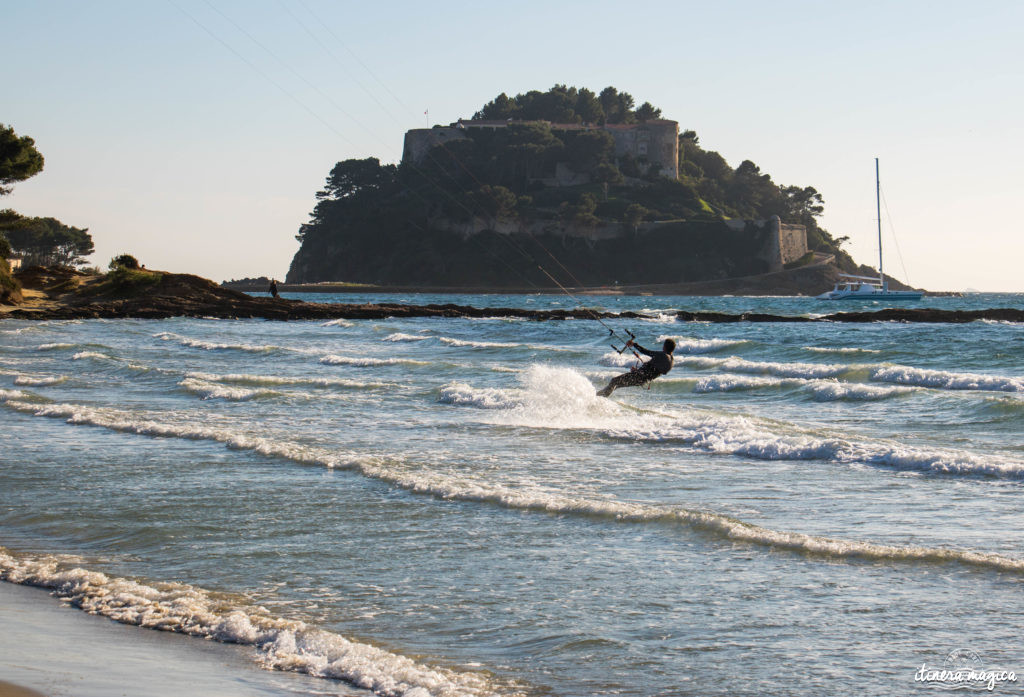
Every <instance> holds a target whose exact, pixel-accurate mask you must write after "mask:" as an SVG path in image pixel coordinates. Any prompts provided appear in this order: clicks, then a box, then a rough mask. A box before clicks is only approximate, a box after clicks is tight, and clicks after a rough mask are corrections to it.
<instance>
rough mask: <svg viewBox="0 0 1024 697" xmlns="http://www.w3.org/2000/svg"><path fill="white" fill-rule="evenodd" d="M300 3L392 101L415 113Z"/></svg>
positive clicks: (314, 14)
mask: <svg viewBox="0 0 1024 697" xmlns="http://www.w3.org/2000/svg"><path fill="white" fill-rule="evenodd" d="M298 3H299V4H300V5H302V7H303V8H304V9H305V10H306V12H308V13H309V14H310V15H312V16H313V18H314V19H316V21H318V22H320V26H322V27H323V28H324V29H325V30H326V31H327V33H328V34H330V35H331V36H333V37H334V40H335V41H337V42H338V45H340V46H341V47H342V48H343V49H345V50H346V51H347V52H348V54H349V55H350V56H352V58H354V59H355V61H356V63H358V64H359V65H361V66H362V68H363V70H365V71H366V72H367V74H368V75H369V76H370V77H372V78H373V79H374V81H375V82H376V83H377V84H378V85H380V86H381V87H382V88H383V89H384V91H385V92H387V93H388V94H390V95H391V98H392V99H394V100H395V101H396V102H397V103H398V104H399V105H400V106H401V107H402V108H403V109H405V110H406V111H408V112H409V113H410V114H412V113H413V111H412V109H410V108H409V107H408V106H406V105H405V103H404V102H402V100H401V99H399V98H398V97H397V96H396V95H395V93H394V92H392V91H391V90H390V89H388V86H387V85H385V84H384V83H383V82H382V81H381V79H380V78H378V77H377V76H376V75H375V74H374V73H373V71H372V70H370V69H369V68H368V67H367V65H366V64H365V63H363V61H361V60H360V59H359V56H357V55H356V54H355V53H354V52H353V51H352V49H350V48H349V47H348V46H347V45H346V44H345V42H344V41H342V40H341V38H340V37H339V36H338V35H337V34H335V33H334V31H333V30H332V29H331V28H330V27H329V26H327V24H326V23H325V22H324V21H323V20H322V19H320V17H319V16H318V15H317V14H316V13H315V12H313V10H311V9H310V8H309V6H308V5H307V4H306V3H305V2H303V0H298Z"/></svg>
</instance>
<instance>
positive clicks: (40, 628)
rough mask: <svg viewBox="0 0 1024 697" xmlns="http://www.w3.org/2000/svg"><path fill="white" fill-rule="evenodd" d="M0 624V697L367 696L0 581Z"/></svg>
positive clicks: (249, 654) (225, 647)
mask: <svg viewBox="0 0 1024 697" xmlns="http://www.w3.org/2000/svg"><path fill="white" fill-rule="evenodd" d="M0 618H2V622H3V627H4V631H3V632H0V678H2V680H0V697H39V696H40V695H45V696H46V697H63V696H70V695H74V697H108V696H109V695H138V696H140V697H141V696H142V695H146V697H177V695H181V694H201V695H209V696H210V697H260V696H266V697H271V696H272V695H281V694H317V695H333V696H337V697H364V696H366V695H369V694H371V693H369V692H367V691H365V690H360V689H359V688H357V687H353V686H351V685H349V684H347V683H343V682H339V681H334V680H329V679H323V678H314V677H310V676H308V675H305V674H302V673H291V672H281V671H272V670H266V669H264V668H261V667H260V666H259V664H257V663H256V662H255V660H253V654H254V651H253V650H252V649H248V648H246V647H242V646H236V645H232V644H221V643H217V642H212V641H203V640H201V639H196V638H194V637H188V636H185V635H182V634H176V633H173V632H160V631H154V630H152V629H145V628H142V627H136V626H133V625H126V624H119V623H117V622H114V621H112V620H109V619H107V618H105V617H99V616H95V615H90V614H88V613H86V612H84V611H82V610H79V609H77V608H74V607H69V606H68V605H67V604H65V603H62V602H61V601H60V600H59V599H58V598H56V597H54V596H53V595H52V594H51V593H49V592H48V591H46V590H45V589H40V588H35V587H33V586H28V585H21V584H16V583H10V582H6V581H4V582H0ZM4 681H6V683H7V684H6V685H5V683H4ZM26 690H30V691H28V692H26Z"/></svg>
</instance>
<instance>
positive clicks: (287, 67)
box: [204, 0, 394, 150]
mask: <svg viewBox="0 0 1024 697" xmlns="http://www.w3.org/2000/svg"><path fill="white" fill-rule="evenodd" d="M204 1H205V2H206V5H207V6H208V7H209V8H210V9H211V10H213V11H214V12H216V13H217V14H219V15H220V16H221V17H223V18H224V19H225V20H227V21H228V22H229V23H230V24H231V26H233V27H234V28H235V29H237V30H238V31H240V32H241V33H242V34H245V36H246V37H248V39H249V40H250V41H252V42H253V43H254V44H256V45H257V46H259V47H260V48H262V49H263V50H264V52H266V53H267V55H269V56H270V57H271V58H273V59H274V60H275V61H277V62H278V64H280V65H281V67H283V68H284V69H285V70H287V71H288V72H290V73H291V74H292V75H294V76H295V77H297V78H298V79H299V80H301V81H302V82H303V83H305V85H306V86H307V87H309V88H310V89H311V90H313V91H315V92H316V93H317V94H319V95H320V96H321V97H323V98H324V99H325V100H327V102H329V103H330V104H331V106H333V107H334V108H335V109H337V110H338V111H339V112H341V113H342V114H343V115H344V116H346V117H347V118H348V119H350V120H351V121H352V122H353V123H354V124H356V125H357V126H359V128H361V129H363V131H365V132H366V133H367V134H368V135H369V136H370V137H371V138H373V139H374V140H376V141H377V142H378V143H379V144H381V145H383V146H384V147H385V148H387V149H389V150H393V149H394V146H392V145H389V144H388V143H387V142H386V141H384V140H383V139H382V138H381V137H380V136H378V135H377V134H376V133H374V132H373V131H372V130H370V129H369V128H368V127H367V126H366V125H365V124H363V123H362V122H361V121H360V120H359V119H357V118H356V117H355V116H353V115H352V114H351V113H349V112H348V111H346V110H345V107H343V106H341V105H340V104H338V102H337V101H335V99H334V98H333V97H331V96H330V95H329V94H326V93H325V92H324V91H323V90H321V89H320V88H319V87H317V86H316V85H315V84H313V83H312V82H310V81H309V80H308V79H307V78H306V77H305V76H304V75H302V74H301V73H300V72H298V71H297V70H295V69H294V68H292V67H291V66H290V65H288V64H287V63H286V62H285V61H284V60H282V59H281V58H280V57H279V56H278V55H277V54H276V53H274V52H273V51H272V50H270V49H269V48H268V47H267V46H266V45H265V44H264V43H263V42H261V41H260V40H259V39H257V38H256V37H254V36H253V35H252V34H250V33H249V32H248V31H247V30H246V29H245V28H244V27H242V26H241V25H239V24H238V22H236V21H235V20H233V19H231V17H229V16H227V15H226V14H224V13H223V12H221V10H220V9H218V8H217V7H216V6H215V5H214V4H212V3H211V2H210V0H204Z"/></svg>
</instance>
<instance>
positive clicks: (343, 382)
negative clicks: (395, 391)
mask: <svg viewBox="0 0 1024 697" xmlns="http://www.w3.org/2000/svg"><path fill="white" fill-rule="evenodd" d="M185 377H187V378H195V379H197V380H206V381H208V382H228V383H234V384H239V385H252V386H256V387H260V386H264V385H283V386H287V385H300V386H308V387H324V388H337V387H340V388H350V389H355V390H361V389H378V388H388V387H397V385H396V384H395V383H391V382H366V381H362V380H350V379H348V378H310V377H286V376H278V375H249V374H246V373H228V374H224V375H221V374H218V373H186V374H185Z"/></svg>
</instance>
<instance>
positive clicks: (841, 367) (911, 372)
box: [602, 353, 1024, 392]
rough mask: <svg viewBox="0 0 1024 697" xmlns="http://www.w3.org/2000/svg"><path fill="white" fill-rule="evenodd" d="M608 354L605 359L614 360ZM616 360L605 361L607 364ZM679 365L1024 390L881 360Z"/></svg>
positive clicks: (1017, 384)
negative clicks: (872, 361)
mask: <svg viewBox="0 0 1024 697" xmlns="http://www.w3.org/2000/svg"><path fill="white" fill-rule="evenodd" d="M609 356H612V357H614V356H616V354H614V353H612V354H606V355H605V356H604V357H603V358H602V362H604V360H605V359H608V360H609V361H611V360H612V359H611V358H609ZM610 364H612V363H609V362H605V365H610ZM676 364H677V365H686V366H689V367H691V368H697V369H701V370H709V369H717V370H723V371H726V372H730V373H748V374H755V375H775V376H778V377H788V378H805V379H822V378H839V377H846V378H847V379H853V378H856V377H862V379H868V380H872V381H874V382H888V383H894V384H899V385H910V386H916V387H931V388H936V389H946V390H986V391H997V392H1024V378H1018V377H1008V376H1002V375H985V374H981V373H960V372H955V371H948V370H928V369H924V368H912V367H909V366H902V365H880V364H877V363H860V364H858V363H851V364H836V363H832V364H828V363H775V362H771V361H749V360H746V359H743V358H737V357H735V356H733V357H729V358H711V357H704V356H680V357H678V358H676Z"/></svg>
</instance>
